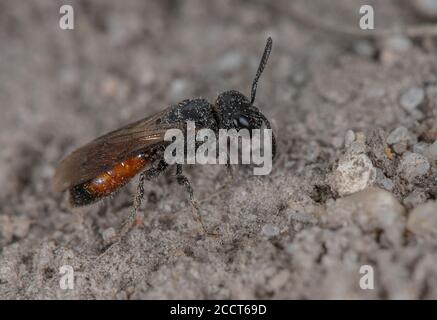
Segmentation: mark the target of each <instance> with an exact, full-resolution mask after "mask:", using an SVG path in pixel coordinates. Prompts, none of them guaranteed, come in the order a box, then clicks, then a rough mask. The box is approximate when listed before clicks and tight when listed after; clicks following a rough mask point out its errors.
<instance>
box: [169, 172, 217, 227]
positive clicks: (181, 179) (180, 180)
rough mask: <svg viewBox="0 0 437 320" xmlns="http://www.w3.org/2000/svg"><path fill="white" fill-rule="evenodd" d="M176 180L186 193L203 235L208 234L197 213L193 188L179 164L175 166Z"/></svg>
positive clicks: (197, 205)
mask: <svg viewBox="0 0 437 320" xmlns="http://www.w3.org/2000/svg"><path fill="white" fill-rule="evenodd" d="M176 180H177V182H178V183H179V184H180V185H181V186H183V187H185V191H186V192H187V193H188V196H189V198H190V203H191V207H192V208H193V211H194V213H195V215H196V217H197V222H198V223H199V224H200V227H201V228H202V231H203V233H204V234H209V233H208V232H207V230H206V228H205V224H204V223H203V219H202V216H201V214H200V211H199V203H198V202H197V200H196V199H195V198H194V192H193V188H192V187H191V184H190V181H189V180H188V178H187V177H186V176H184V175H183V174H182V165H181V164H177V165H176Z"/></svg>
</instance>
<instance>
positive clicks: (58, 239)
mask: <svg viewBox="0 0 437 320" xmlns="http://www.w3.org/2000/svg"><path fill="white" fill-rule="evenodd" d="M328 2H329V4H328ZM361 3H364V2H363V1H349V0H342V1H339V0H337V1H320V0H318V1H294V2H291V1H285V0H284V1H274V2H271V1H250V2H249V1H214V2H213V1H200V0H198V1H140V0H138V1H116V0H112V1H108V0H96V1H73V6H74V9H75V30H74V31H65V30H61V29H60V28H59V27H58V19H59V4H54V2H53V1H50V0H46V1H34V2H32V3H30V2H28V1H26V2H24V1H1V3H0V39H1V40H0V43H1V45H0V97H1V99H0V110H1V115H0V130H1V131H0V132H1V134H0V145H1V153H0V157H1V161H0V181H1V185H2V187H1V188H0V297H1V298H6V299H53V298H62V299H64V298H67V299H95V298H97V299H114V298H115V299H145V298H146V299H165V298H209V299H219V298H250V299H252V298H255V299H257V298H268V299H270V298H272V299H278V298H286V299H289V298H291V299H294V298H323V299H327V298H329V299H331V298H347V299H354V298H365V299H398V298H406V299H422V298H437V268H436V265H437V238H436V235H437V203H436V202H435V199H436V196H437V187H436V185H437V164H436V159H437V156H436V155H437V150H436V149H437V142H435V141H436V139H437V111H436V105H437V55H436V43H435V41H434V40H432V39H431V38H426V37H418V38H414V39H413V38H412V39H410V38H406V37H404V36H402V35H390V36H388V37H385V38H378V39H375V38H372V39H365V38H362V37H359V36H348V35H343V34H341V33H340V34H339V33H331V32H323V30H321V29H320V28H318V27H314V26H310V25H311V24H312V23H305V21H302V20H305V19H298V18H297V16H300V18H302V14H303V15H307V16H309V17H311V19H312V20H315V21H316V22H317V23H316V24H318V23H322V24H324V23H327V24H328V25H332V24H333V25H335V26H340V29H342V28H344V27H348V28H352V29H353V30H355V31H358V28H357V26H358V22H357V21H358V8H359V5H360V4H361ZM365 3H370V4H373V5H374V8H375V14H376V20H375V22H376V30H385V29H387V28H393V27H397V28H399V29H402V26H406V25H412V24H417V23H424V22H432V19H433V18H435V15H434V16H433V15H432V12H431V11H427V12H428V15H430V16H431V17H427V18H426V17H424V16H423V15H421V14H420V13H419V12H417V11H415V10H414V8H413V7H412V6H411V3H412V2H411V1H365ZM408 3H410V4H408ZM292 8H294V9H293V10H292ZM296 10H298V11H299V10H300V11H299V12H300V13H299V14H297V15H296ZM434 13H435V11H434ZM307 22H308V21H307ZM313 22H314V21H313ZM268 35H270V36H272V38H273V40H274V48H273V52H272V55H271V60H270V62H269V64H268V67H267V69H266V72H265V74H264V75H263V77H262V80H261V83H260V85H259V90H258V97H257V105H258V106H259V107H260V108H261V109H262V110H263V112H264V113H265V114H266V115H267V116H268V117H269V119H271V122H272V124H273V126H274V129H275V132H276V135H277V137H278V149H279V156H278V159H277V161H276V162H275V164H274V169H273V171H272V173H271V175H269V176H265V177H257V176H253V175H252V174H251V170H250V168H247V167H235V168H234V169H235V170H234V171H235V172H236V178H235V180H234V181H233V182H232V184H231V186H230V188H228V189H226V190H225V191H224V192H222V193H221V194H218V195H216V196H214V197H212V196H211V195H212V194H213V193H214V192H215V190H218V189H219V188H220V187H221V186H223V185H224V184H225V182H226V171H225V169H224V168H223V167H221V166H191V167H190V168H188V170H187V175H188V176H189V177H190V179H191V180H192V184H193V188H194V190H195V192H196V196H197V198H199V199H203V201H202V212H203V215H204V220H205V223H206V225H207V226H208V227H209V228H211V229H215V230H217V232H218V234H219V235H218V236H217V237H212V236H207V237H205V236H201V235H199V230H198V225H197V224H196V222H195V221H194V220H193V217H192V213H191V209H190V206H189V203H188V201H187V199H186V196H185V193H184V191H183V190H182V189H181V188H180V186H179V185H178V184H177V183H176V182H175V181H174V178H173V176H172V174H173V172H169V173H168V174H165V175H163V176H161V177H160V178H158V179H157V180H156V181H155V182H153V183H149V184H146V186H145V192H146V198H147V203H145V204H144V205H143V211H144V213H145V216H146V218H145V225H144V227H143V228H135V229H133V230H132V231H131V232H129V233H128V234H127V235H126V236H125V237H124V238H123V239H122V240H120V241H116V242H114V241H111V232H112V231H113V230H114V229H115V228H117V227H118V226H119V225H120V224H121V222H122V221H123V220H124V219H125V218H126V216H127V214H128V213H129V210H130V205H131V201H132V197H133V194H134V191H135V187H136V184H135V181H136V179H135V181H134V182H133V183H131V184H129V185H128V186H127V187H125V188H124V189H122V190H121V191H120V192H119V193H118V194H117V195H116V196H115V197H113V198H111V199H109V200H106V201H103V202H102V203H100V204H98V205H94V206H90V207H85V208H82V209H76V210H72V209H71V208H70V207H69V204H68V198H67V195H66V194H58V193H54V192H52V191H51V189H50V180H51V178H52V176H53V173H54V170H55V167H56V165H57V163H59V161H60V160H61V159H62V158H63V157H65V156H66V155H67V154H68V153H69V152H71V151H72V150H74V149H75V148H77V147H79V146H80V145H82V144H83V143H86V142H88V141H89V140H91V139H93V138H95V137H96V136H98V135H100V134H102V133H105V132H107V131H110V130H113V129H115V128H117V127H119V126H121V125H124V124H127V123H129V122H131V121H134V120H137V119H140V118H142V117H144V116H147V115H150V114H152V113H153V112H156V111H158V110H161V109H162V108H164V107H166V106H168V105H170V104H174V103H177V102H178V101H180V100H182V99H184V98H192V97H199V96H201V97H205V98H207V99H209V100H210V101H214V99H215V97H216V96H217V94H218V93H219V92H222V91H224V90H227V89H236V90H240V91H242V92H244V93H247V94H248V93H249V87H250V83H251V81H252V77H253V75H254V73H255V70H256V67H257V63H258V60H259V57H260V55H261V52H262V49H263V46H264V43H265V39H266V38H267V36H268ZM63 265H70V266H72V267H73V269H74V272H75V283H74V284H75V286H74V289H73V290H62V289H61V288H60V285H59V281H60V279H61V275H60V273H59V268H60V267H61V266H63ZM363 265H370V266H371V267H372V268H373V270H374V289H373V290H363V289H361V288H360V285H359V283H360V279H361V277H362V276H363V275H362V274H360V267H361V266H363Z"/></svg>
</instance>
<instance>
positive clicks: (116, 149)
mask: <svg viewBox="0 0 437 320" xmlns="http://www.w3.org/2000/svg"><path fill="white" fill-rule="evenodd" d="M167 112H168V109H166V110H164V111H162V112H159V113H157V114H155V115H153V116H151V117H147V118H144V119H142V120H139V121H137V122H134V123H131V124H128V125H127V126H125V127H122V128H120V129H118V130H115V131H112V132H109V133H107V134H105V135H103V136H101V137H99V138H97V139H95V140H93V141H91V142H89V143H88V144H86V145H84V146H83V147H81V148H79V149H77V150H76V151H74V152H73V153H71V154H70V155H69V156H68V157H67V158H65V159H64V160H63V161H62V162H61V163H60V164H59V166H58V168H57V169H56V173H55V176H54V178H53V189H54V190H55V191H65V190H67V189H69V188H71V187H73V186H75V185H78V184H80V183H83V182H86V181H88V180H90V179H93V178H95V177H96V176H98V175H99V174H101V173H102V172H104V171H106V170H108V169H110V168H112V167H113V166H114V165H116V164H118V163H120V162H121V161H123V160H126V159H128V158H130V157H132V156H134V155H135V154H137V153H139V152H145V151H147V150H149V149H150V148H151V147H153V146H155V145H157V144H159V143H160V142H162V141H164V136H165V132H166V131H167V130H168V129H172V128H179V127H181V126H178V124H160V123H159V122H160V121H159V119H160V118H161V117H162V116H163V115H164V114H166V113H167Z"/></svg>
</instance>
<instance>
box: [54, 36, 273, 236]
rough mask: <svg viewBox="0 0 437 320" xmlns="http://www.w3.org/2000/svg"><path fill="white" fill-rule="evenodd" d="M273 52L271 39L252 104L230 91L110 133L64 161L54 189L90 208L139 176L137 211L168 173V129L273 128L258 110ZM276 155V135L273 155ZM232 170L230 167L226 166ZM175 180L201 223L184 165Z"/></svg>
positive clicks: (187, 102)
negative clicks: (148, 186)
mask: <svg viewBox="0 0 437 320" xmlns="http://www.w3.org/2000/svg"><path fill="white" fill-rule="evenodd" d="M271 50H272V39H271V38H270V37H269V38H268V39H267V43H266V46H265V49H264V53H263V55H262V58H261V61H260V64H259V66H258V69H257V72H256V75H255V78H254V80H253V82H252V87H251V98H250V100H249V99H248V98H247V97H246V96H245V95H243V94H242V93H240V92H238V91H235V90H230V91H225V92H223V93H221V94H220V95H219V96H218V97H217V99H216V101H215V103H214V104H211V103H209V102H208V101H207V100H205V99H190V100H183V101H181V102H180V103H178V104H177V105H173V106H170V107H169V108H167V109H165V110H163V111H161V112H158V113H156V114H154V115H151V116H149V117H146V118H144V119H142V120H139V121H136V122H134V123H132V124H129V125H126V126H125V127H122V128H120V129H118V130H115V131H112V132H109V133H107V134H105V135H103V136H101V137H99V138H97V139H95V140H93V141H91V142H89V143H88V144H86V145H84V146H83V147H81V148H79V149H77V150H76V151H74V152H72V153H71V154H70V155H68V156H67V157H66V158H65V159H64V160H62V161H61V163H60V164H59V166H58V167H57V169H56V172H55V175H54V177H53V181H52V182H53V189H54V190H55V191H57V192H63V191H67V190H68V191H69V194H70V202H71V205H72V206H74V207H77V206H86V205H89V204H92V203H94V202H97V201H99V200H101V199H103V198H105V197H108V196H110V195H112V194H113V193H114V192H116V191H117V190H119V189H120V188H121V187H123V186H124V185H125V184H127V183H128V182H129V181H130V180H131V179H132V178H133V177H135V176H136V175H137V174H138V173H140V178H139V183H138V187H137V193H136V195H135V198H134V204H133V209H134V212H136V211H137V210H138V208H139V207H140V205H141V201H142V198H143V196H144V187H143V185H144V182H145V181H149V180H152V179H153V178H155V177H157V176H158V175H159V174H161V173H162V172H164V171H165V170H166V169H168V167H169V165H168V164H167V163H166V161H165V159H164V150H165V148H166V146H167V145H168V144H169V142H168V141H165V140H164V136H165V133H166V131H167V130H168V129H175V128H177V129H183V128H184V126H185V125H186V122H187V121H193V122H194V123H195V125H196V128H200V129H201V128H208V129H211V130H213V131H214V132H216V133H218V131H219V129H236V130H237V131H238V130H241V129H243V128H244V129H248V130H252V129H260V128H261V127H262V126H263V125H264V126H265V127H267V128H268V129H271V126H270V122H269V121H268V120H267V118H266V117H265V116H264V115H263V114H262V113H261V112H260V111H259V109H258V108H257V107H255V106H254V102H255V96H256V90H257V86H258V80H259V78H260V76H261V74H262V72H263V71H264V68H265V66H266V64H267V60H268V58H269V55H270V52H271ZM275 151H276V143H275V136H274V135H273V134H272V154H273V157H274V155H275ZM227 166H228V168H230V166H229V164H228V165H227ZM176 179H177V182H178V183H179V184H180V185H182V186H184V187H185V190H186V192H187V193H188V195H189V199H190V201H191V204H192V206H193V208H194V209H195V211H196V213H197V216H198V220H199V222H200V223H201V225H202V228H203V230H205V228H204V226H203V222H202V220H201V216H200V214H199V212H198V204H197V202H196V200H195V198H194V195H193V189H192V187H191V184H190V181H189V180H188V179H187V177H186V176H185V175H184V174H183V171H182V165H181V164H176Z"/></svg>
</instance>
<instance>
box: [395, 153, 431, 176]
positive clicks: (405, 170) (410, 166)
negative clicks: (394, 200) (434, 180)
mask: <svg viewBox="0 0 437 320" xmlns="http://www.w3.org/2000/svg"><path fill="white" fill-rule="evenodd" d="M429 169H430V164H429V162H428V160H427V159H426V158H425V157H424V156H422V155H421V154H418V153H412V152H409V153H406V154H404V155H403V156H402V158H401V161H400V163H399V167H398V172H399V174H400V175H401V176H402V177H403V178H404V179H406V180H407V181H413V180H414V179H416V178H418V177H421V176H423V175H425V174H427V173H428V171H429Z"/></svg>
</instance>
